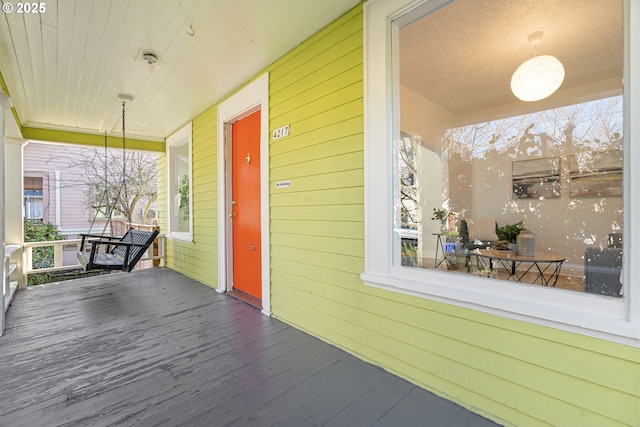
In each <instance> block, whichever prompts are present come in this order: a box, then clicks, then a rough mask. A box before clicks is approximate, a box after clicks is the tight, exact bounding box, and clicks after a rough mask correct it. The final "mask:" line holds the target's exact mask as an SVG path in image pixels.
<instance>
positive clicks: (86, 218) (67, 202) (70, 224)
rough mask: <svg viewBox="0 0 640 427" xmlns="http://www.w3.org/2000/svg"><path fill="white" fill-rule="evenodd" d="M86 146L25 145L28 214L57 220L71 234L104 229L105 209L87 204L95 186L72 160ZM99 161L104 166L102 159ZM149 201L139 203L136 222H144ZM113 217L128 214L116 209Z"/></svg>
mask: <svg viewBox="0 0 640 427" xmlns="http://www.w3.org/2000/svg"><path fill="white" fill-rule="evenodd" d="M83 150H85V151H86V149H84V148H81V147H78V146H73V145H60V144H43V143H34V142H30V143H28V144H26V145H25V146H24V147H23V156H24V161H23V176H24V202H23V209H24V217H25V218H28V219H41V220H43V221H45V222H50V223H52V224H55V225H56V226H58V230H59V232H60V233H61V234H62V235H64V236H65V237H67V238H75V237H76V236H77V235H78V234H80V233H87V232H89V231H92V232H94V233H96V232H97V233H101V232H102V230H103V228H104V225H105V215H104V213H103V212H96V210H95V209H93V208H92V207H90V206H87V199H86V197H87V196H86V194H87V191H90V190H91V189H89V188H88V186H89V184H87V183H86V182H87V180H86V178H84V177H83V173H84V171H83V170H82V169H81V168H78V167H74V166H73V164H72V163H71V162H70V160H69V159H70V158H71V157H75V158H79V156H82V155H83V154H84V153H85V151H83ZM98 153H101V152H100V151H98ZM96 164H97V166H98V167H101V162H98V161H96ZM145 201H146V200H142V201H141V202H140V203H138V204H137V205H136V208H135V210H134V213H133V218H132V219H133V222H134V223H139V224H140V223H143V222H144V221H143V218H142V213H143V205H144V202H145ZM112 219H114V220H124V217H123V215H122V213H120V212H118V211H115V212H114V213H113V214H112Z"/></svg>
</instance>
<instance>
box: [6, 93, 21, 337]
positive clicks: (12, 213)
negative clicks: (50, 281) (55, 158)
mask: <svg viewBox="0 0 640 427" xmlns="http://www.w3.org/2000/svg"><path fill="white" fill-rule="evenodd" d="M23 145H24V139H23V138H22V134H21V133H20V128H19V126H18V124H17V122H16V119H15V118H14V116H13V112H12V110H11V99H10V98H9V96H7V95H5V94H2V93H0V166H1V167H2V168H1V171H2V172H1V173H0V190H2V192H1V194H2V195H1V196H0V215H1V220H0V241H1V242H2V254H3V260H2V288H1V289H2V298H1V302H0V334H2V333H4V329H5V325H6V324H5V313H6V309H7V307H8V304H9V302H10V299H11V296H12V293H13V292H15V290H16V288H17V284H18V283H19V282H20V278H21V277H22V272H21V259H22V254H21V251H22V243H23V237H22V234H23V233H22V146H23ZM7 245H11V248H12V249H11V251H8V252H7V251H6V250H5V249H6V248H7ZM16 248H17V250H16ZM8 253H10V255H9V257H8V258H7V255H6V254H8ZM10 265H15V267H16V268H15V270H14V271H13V273H11V272H10V271H9V266H10ZM11 283H13V284H14V286H11Z"/></svg>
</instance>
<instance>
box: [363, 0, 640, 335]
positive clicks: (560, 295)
mask: <svg viewBox="0 0 640 427" xmlns="http://www.w3.org/2000/svg"><path fill="white" fill-rule="evenodd" d="M444 3H445V2H444V1H442V0H369V1H368V2H367V3H366V4H365V6H364V62H365V76H364V82H365V83H364V85H365V94H364V96H365V271H364V273H362V275H361V278H362V280H363V281H364V282H365V284H366V285H369V286H374V287H378V288H383V289H387V290H391V291H395V292H400V293H404V294H409V295H414V296H416V297H420V298H426V299H430V300H434V301H439V302H444V303H447V304H451V305H455V306H459V307H465V308H471V309H474V310H478V311H481V312H485V313H491V314H497V315H500V316H504V317H507V318H511V319H518V320H523V321H527V322H530V323H534V324H538V325H544V326H549V327H553V328H557V329H561V330H566V331H571V332H576V333H580V334H584V335H588V336H593V337H598V338H602V339H606V340H609V341H613V342H618V343H623V344H628V345H633V346H637V347H639V346H640V263H638V262H637V260H639V259H640V247H639V245H638V244H637V243H638V242H640V188H639V187H640V186H639V185H638V184H637V183H638V182H640V122H639V121H638V120H631V119H630V118H631V117H640V78H639V77H638V76H640V46H638V45H637V44H640V42H639V41H640V3H638V2H631V1H629V0H625V1H624V20H625V22H624V24H625V30H624V31H625V34H624V43H625V65H624V67H625V69H624V75H625V78H624V87H625V90H626V91H625V94H624V95H625V97H624V102H625V138H626V139H625V148H624V150H625V151H624V176H623V191H624V194H623V196H624V207H625V209H624V242H625V250H624V254H623V256H624V261H623V263H624V269H623V274H624V278H625V279H624V296H625V297H624V298H623V299H618V298H608V297H603V296H599V295H592V294H587V293H579V292H575V291H563V290H558V289H549V288H544V287H541V286H525V285H518V286H514V284H513V283H510V282H506V281H500V280H494V279H487V278H480V277H475V276H466V275H462V274H456V273H448V272H437V271H433V270H426V269H415V268H407V267H400V266H396V265H394V264H393V262H392V259H393V256H392V255H393V254H392V248H393V171H392V162H391V160H390V159H391V156H392V152H391V148H392V144H390V142H389V141H392V138H393V129H394V128H395V127H394V123H398V117H397V115H395V116H394V114H397V113H396V112H397V111H398V110H397V108H395V106H394V105H393V93H394V81H393V78H392V75H397V73H396V72H394V70H393V69H392V64H394V63H397V62H394V61H392V60H391V59H392V55H393V52H397V49H392V43H393V40H397V39H396V38H392V34H393V33H394V31H397V24H394V22H393V21H394V20H396V19H399V18H401V17H404V18H407V13H408V12H411V11H416V9H417V8H418V7H429V8H431V9H435V8H436V7H439V6H440V5H442V4H444ZM396 22H398V21H396ZM631 44H634V45H633V46H631ZM632 70H634V71H633V72H632ZM634 73H635V74H634ZM396 85H397V83H396ZM631 165H635V168H632V167H631ZM632 183H635V185H634V186H633V188H632ZM632 190H633V191H632ZM632 260H636V262H632Z"/></svg>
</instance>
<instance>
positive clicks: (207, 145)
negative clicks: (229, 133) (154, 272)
mask: <svg viewBox="0 0 640 427" xmlns="http://www.w3.org/2000/svg"><path fill="white" fill-rule="evenodd" d="M216 120H217V116H216V108H215V107H211V108H209V109H208V110H207V111H205V112H204V113H202V114H201V115H199V116H198V117H197V118H195V119H194V120H193V133H192V138H193V141H192V156H193V164H192V167H193V243H188V242H182V241H178V240H168V242H167V265H168V266H170V267H171V268H173V269H175V270H177V271H179V272H181V273H183V274H185V275H187V276H189V277H191V278H194V279H196V280H198V281H200V282H202V283H205V284H207V285H209V286H213V287H216V286H218V283H217V275H218V250H217V246H218V245H217V239H218V229H217V227H218V216H217V208H216V203H217V197H218V196H217V182H218V179H217V175H216V174H217V154H216V149H217V123H216ZM165 162H166V160H165ZM165 169H166V164H165V165H164V166H163V170H165ZM163 179H164V180H165V181H166V170H165V171H164V172H163ZM165 181H162V182H165ZM164 191H166V189H165V190H164ZM162 200H164V203H165V207H166V192H165V194H164V195H163V196H162ZM165 216H166V215H165ZM165 229H166V219H165Z"/></svg>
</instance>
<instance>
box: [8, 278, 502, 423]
mask: <svg viewBox="0 0 640 427" xmlns="http://www.w3.org/2000/svg"><path fill="white" fill-rule="evenodd" d="M7 325H8V328H7V330H6V333H5V335H4V336H3V337H0V426H6V427H9V426H29V427H33V426H47V427H52V426H89V425H90V426H112V425H127V426H159V425H162V426H177V425H191V426H227V425H235V426H249V425H253V426H273V425H279V426H394V427H398V426H465V427H474V426H494V425H495V424H493V423H492V422H490V421H488V420H486V419H484V418H482V417H480V416H478V415H476V414H474V413H472V412H469V411H467V410H465V409H464V408H462V407H460V406H458V405H456V404H454V403H452V402H449V401H447V400H444V399H441V398H439V397H437V396H435V395H433V394H431V393H429V392H427V391H425V390H423V389H421V388H418V387H416V386H414V385H412V384H410V383H409V382H407V381H405V380H402V379H400V378H398V377H396V376H394V375H391V374H389V373H387V372H385V371H383V370H382V369H380V368H378V367H375V366H372V365H370V364H367V363H365V362H363V361H361V360H359V359H357V358H355V357H353V356H351V355H349V354H347V353H345V352H343V351H341V350H339V349H337V348H335V347H333V346H331V345H329V344H326V343H324V342H322V341H320V340H318V339H316V338H313V337H311V336H310V335H308V334H306V333H304V332H301V331H299V330H296V329H295V328H292V327H290V326H288V325H286V324H284V323H282V322H280V321H278V320H275V319H270V318H267V317H265V316H263V315H262V314H261V313H260V312H259V311H258V310H256V309H255V308H253V307H251V306H249V305H248V304H245V303H243V302H241V301H239V300H236V299H234V298H231V297H229V296H227V295H221V294H218V293H216V292H215V291H214V290H213V289H211V288H209V287H207V286H204V285H202V284H200V283H198V282H196V281H194V280H191V279H188V278H187V277H185V276H183V275H181V274H178V273H176V272H174V271H172V270H169V269H166V268H155V269H148V270H141V271H136V272H133V273H130V274H112V275H108V276H98V277H91V278H86V279H78V280H73V281H69V282H61V283H58V284H49V285H40V286H37V287H35V288H33V289H29V290H26V291H20V292H18V293H17V294H16V297H15V300H14V302H13V305H12V306H11V307H10V308H9V311H8V313H7Z"/></svg>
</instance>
